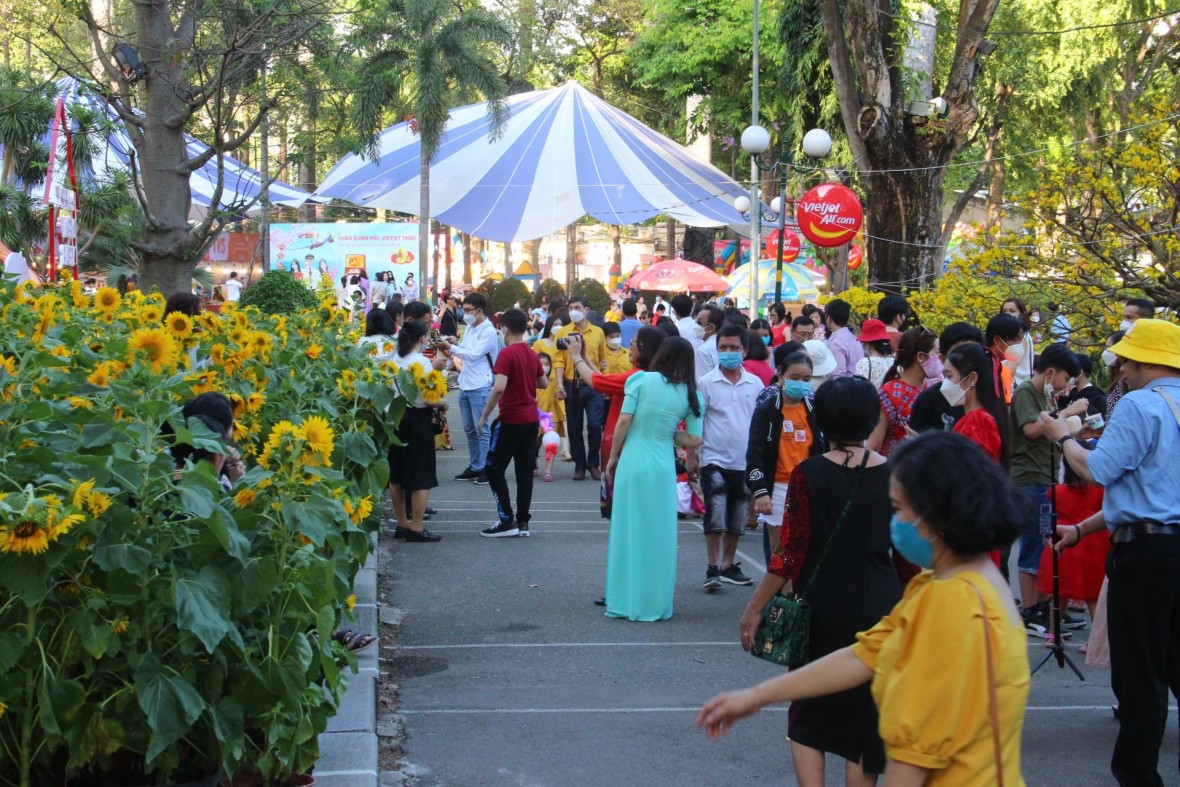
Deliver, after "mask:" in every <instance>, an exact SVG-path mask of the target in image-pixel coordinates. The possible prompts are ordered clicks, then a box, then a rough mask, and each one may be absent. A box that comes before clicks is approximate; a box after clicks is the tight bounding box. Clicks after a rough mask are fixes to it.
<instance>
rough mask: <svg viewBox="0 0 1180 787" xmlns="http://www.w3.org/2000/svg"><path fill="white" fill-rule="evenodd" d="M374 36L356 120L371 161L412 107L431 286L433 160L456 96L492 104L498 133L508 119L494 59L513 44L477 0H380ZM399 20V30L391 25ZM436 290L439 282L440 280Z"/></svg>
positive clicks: (421, 248)
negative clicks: (461, 0)
mask: <svg viewBox="0 0 1180 787" xmlns="http://www.w3.org/2000/svg"><path fill="white" fill-rule="evenodd" d="M373 11H375V12H376V14H375V15H374V16H373V17H372V24H371V25H370V26H369V27H370V28H371V33H370V34H368V35H366V31H365V28H364V27H362V31H361V35H362V36H364V37H366V38H367V39H368V41H369V42H370V43H371V44H373V45H374V48H373V49H372V51H371V53H370V54H369V55H368V56H367V57H366V58H365V60H364V62H363V63H362V65H361V68H360V71H359V73H358V82H359V84H358V89H357V90H356V91H355V93H354V99H353V105H352V120H353V124H354V125H355V126H356V128H357V130H358V132H359V133H360V135H361V143H362V145H363V146H364V148H365V151H366V153H367V154H368V155H369V156H370V157H371V158H376V157H377V155H378V153H379V151H378V145H377V135H378V133H379V132H380V131H381V128H382V125H383V121H382V117H383V116H384V114H385V112H386V111H387V110H389V109H393V110H402V111H406V110H408V111H409V112H410V113H412V115H413V118H414V122H415V123H416V124H417V132H418V135H419V137H420V139H421V141H422V142H421V144H422V158H421V163H420V170H419V174H420V180H421V183H420V187H421V191H420V196H419V199H420V205H419V211H418V217H419V218H418V276H417V278H418V281H419V283H420V284H421V286H422V287H423V288H424V291H425V285H426V282H427V280H428V279H427V277H428V275H429V274H428V262H429V260H428V257H429V254H430V162H431V161H432V160H433V159H434V154H435V152H436V151H437V150H438V145H439V140H440V139H441V138H442V134H443V130H444V129H445V128H446V124H447V119H448V118H449V117H450V105H451V102H452V99H453V98H455V97H456V96H458V97H459V98H462V97H463V96H465V95H467V94H468V93H469V92H474V93H478V94H480V95H482V96H483V97H484V99H485V100H486V101H487V103H488V117H489V119H490V120H491V127H492V134H493V135H495V134H497V133H499V131H500V130H501V129H502V128H503V124H504V122H505V120H506V117H505V112H504V97H505V93H506V88H505V82H504V78H503V76H502V75H501V74H500V71H499V69H498V68H497V67H496V63H495V61H494V59H493V57H492V55H493V53H494V48H495V47H496V46H503V45H506V44H508V42H509V41H510V38H511V33H510V32H509V30H508V28H507V27H506V26H505V25H504V23H503V22H501V21H500V20H499V19H497V18H496V17H495V16H493V15H492V14H491V13H489V12H488V11H487V10H485V9H484V8H482V7H480V6H479V5H478V4H475V5H473V6H472V7H468V8H461V7H459V6H457V5H456V4H454V3H452V2H449V0H378V2H377V3H376V7H375V8H374V9H373ZM391 22H393V23H394V24H395V25H396V26H397V28H399V29H396V30H390V29H389V28H390V23H391ZM435 285H436V289H437V282H435Z"/></svg>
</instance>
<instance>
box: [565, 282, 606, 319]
mask: <svg viewBox="0 0 1180 787" xmlns="http://www.w3.org/2000/svg"><path fill="white" fill-rule="evenodd" d="M571 295H583V296H585V298H586V300H588V301H590V308H591V309H594V311H596V312H598V313H599V314H606V313H607V312H608V311H610V296H609V295H607V294H606V287H603V286H602V282H600V281H598V280H597V279H581V280H579V281H578V282H577V283H576V284H575V285H574V291H573V292H572V293H571Z"/></svg>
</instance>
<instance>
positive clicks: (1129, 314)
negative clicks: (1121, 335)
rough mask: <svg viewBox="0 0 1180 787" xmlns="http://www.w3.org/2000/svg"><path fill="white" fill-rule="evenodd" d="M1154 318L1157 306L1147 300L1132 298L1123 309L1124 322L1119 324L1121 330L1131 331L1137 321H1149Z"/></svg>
mask: <svg viewBox="0 0 1180 787" xmlns="http://www.w3.org/2000/svg"><path fill="white" fill-rule="evenodd" d="M1154 316H1155V304H1153V303H1152V302H1151V301H1149V300H1147V299H1146V298H1131V299H1129V300H1128V301H1127V304H1126V305H1125V306H1124V307H1123V321H1122V322H1121V323H1119V330H1120V331H1129V330H1131V326H1133V325H1134V324H1135V321H1136V320H1144V319H1148V320H1149V319H1151V318H1152V317H1154Z"/></svg>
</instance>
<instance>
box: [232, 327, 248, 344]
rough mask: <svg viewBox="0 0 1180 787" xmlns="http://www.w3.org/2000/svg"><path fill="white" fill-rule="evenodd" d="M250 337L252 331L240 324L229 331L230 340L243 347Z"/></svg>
mask: <svg viewBox="0 0 1180 787" xmlns="http://www.w3.org/2000/svg"><path fill="white" fill-rule="evenodd" d="M249 338H250V332H249V331H247V330H246V329H245V328H243V327H241V326H238V327H236V328H234V329H233V330H232V331H230V332H229V340H230V341H231V342H233V343H234V344H236V345H238V346H239V347H241V346H242V345H243V344H245V343H246V341H247V340H248V339H249Z"/></svg>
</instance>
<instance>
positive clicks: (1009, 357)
mask: <svg viewBox="0 0 1180 787" xmlns="http://www.w3.org/2000/svg"><path fill="white" fill-rule="evenodd" d="M1024 352H1025V350H1024V344H1009V345H1008V348H1007V349H1006V350H1004V360H1006V361H1008V363H1011V364H1018V363H1020V362H1021V361H1023V360H1024Z"/></svg>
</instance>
